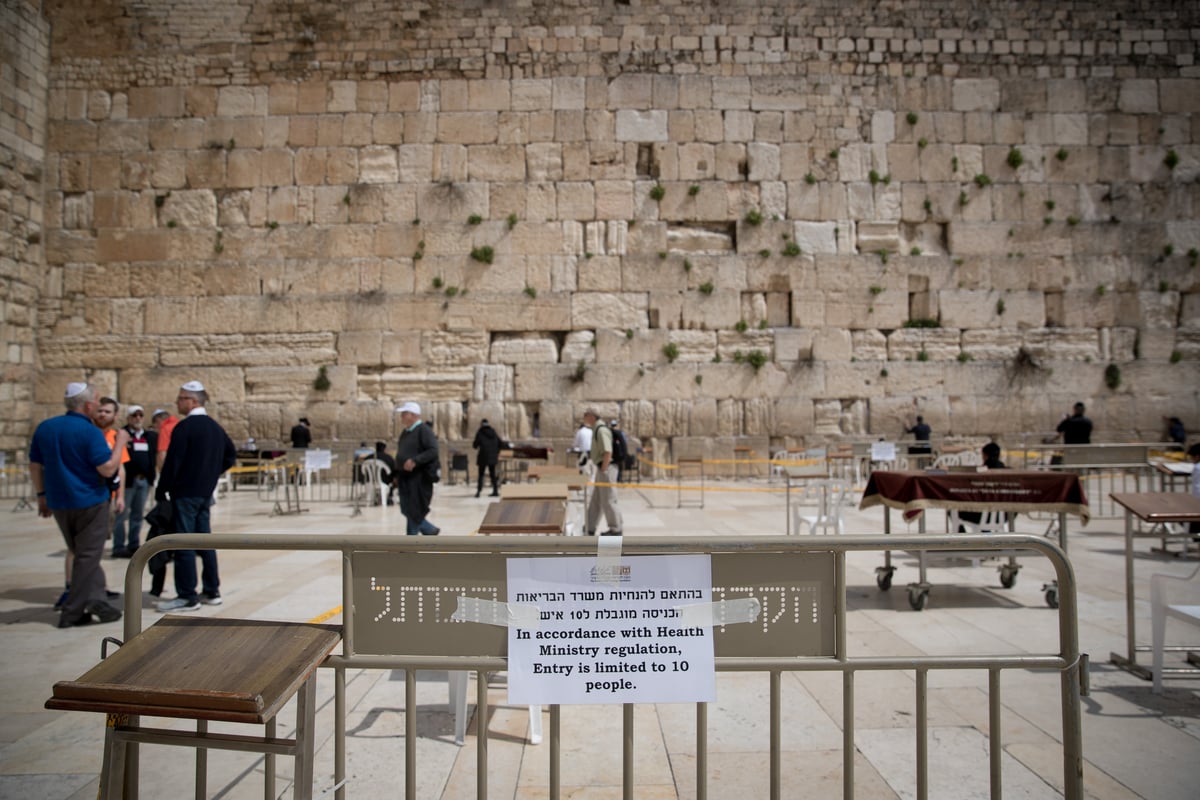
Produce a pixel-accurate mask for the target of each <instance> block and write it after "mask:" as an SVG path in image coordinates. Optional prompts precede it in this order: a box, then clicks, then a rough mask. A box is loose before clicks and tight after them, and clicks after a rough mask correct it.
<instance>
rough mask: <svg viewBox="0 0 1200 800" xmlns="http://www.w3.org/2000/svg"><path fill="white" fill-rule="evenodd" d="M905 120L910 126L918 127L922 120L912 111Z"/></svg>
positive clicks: (906, 115) (905, 116)
mask: <svg viewBox="0 0 1200 800" xmlns="http://www.w3.org/2000/svg"><path fill="white" fill-rule="evenodd" d="M904 119H905V120H906V121H907V122H908V124H909V125H916V124H917V120H918V119H920V117H918V116H917V112H915V111H910V112H908V113H907V114H905V115H904Z"/></svg>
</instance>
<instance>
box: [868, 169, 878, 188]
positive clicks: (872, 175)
mask: <svg viewBox="0 0 1200 800" xmlns="http://www.w3.org/2000/svg"><path fill="white" fill-rule="evenodd" d="M867 180H869V181H870V182H871V185H872V186H874V185H875V184H877V183H879V180H880V177H879V171H878V170H874V169H873V170H871V171H870V172H868V173H867Z"/></svg>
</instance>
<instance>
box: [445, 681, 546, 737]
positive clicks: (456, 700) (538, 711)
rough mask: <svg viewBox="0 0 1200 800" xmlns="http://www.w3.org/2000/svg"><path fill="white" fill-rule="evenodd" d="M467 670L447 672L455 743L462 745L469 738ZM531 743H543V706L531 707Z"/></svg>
mask: <svg viewBox="0 0 1200 800" xmlns="http://www.w3.org/2000/svg"><path fill="white" fill-rule="evenodd" d="M469 676H470V673H469V672H466V671H465V670H459V669H452V670H450V671H448V672H447V673H446V683H447V687H448V688H449V690H450V713H451V714H453V715H454V743H455V744H457V745H462V744H465V743H466V740H467V679H468V677H469ZM529 743H530V744H541V743H542V707H541V706H530V707H529Z"/></svg>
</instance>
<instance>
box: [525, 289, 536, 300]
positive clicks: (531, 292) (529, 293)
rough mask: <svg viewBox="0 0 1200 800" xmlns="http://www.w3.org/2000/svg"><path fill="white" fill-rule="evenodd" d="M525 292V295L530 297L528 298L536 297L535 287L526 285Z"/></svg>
mask: <svg viewBox="0 0 1200 800" xmlns="http://www.w3.org/2000/svg"><path fill="white" fill-rule="evenodd" d="M525 294H526V296H528V297H530V298H536V297H537V287H534V286H526V287H525Z"/></svg>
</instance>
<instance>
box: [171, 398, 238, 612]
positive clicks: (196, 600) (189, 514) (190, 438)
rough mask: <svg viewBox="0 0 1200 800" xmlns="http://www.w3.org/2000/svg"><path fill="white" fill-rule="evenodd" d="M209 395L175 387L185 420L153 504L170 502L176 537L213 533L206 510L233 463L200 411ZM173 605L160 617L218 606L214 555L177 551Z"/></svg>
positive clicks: (217, 430) (219, 433) (215, 427)
mask: <svg viewBox="0 0 1200 800" xmlns="http://www.w3.org/2000/svg"><path fill="white" fill-rule="evenodd" d="M207 402H208V393H207V392H206V391H205V390H204V384H202V383H200V381H188V382H187V383H185V384H184V385H183V386H181V387H179V395H178V396H177V397H176V398H175V406H176V407H177V408H178V409H179V415H180V416H181V417H183V419H181V420H180V421H179V424H178V425H176V426H175V430H173V431H172V432H171V445H170V447H169V448H168V449H167V457H166V459H164V460H163V466H162V473H161V474H160V475H159V479H158V489H157V490H156V491H155V493H154V494H155V498H156V499H159V500H162V499H165V498H167V497H169V498H170V500H171V509H172V514H171V521H172V527H173V528H174V531H175V533H212V525H211V523H210V520H209V513H208V510H209V508H210V507H211V506H212V501H213V500H212V498H213V491H214V490H215V489H216V488H217V481H218V480H220V478H221V474H222V473H224V472H225V471H226V470H227V469H229V468H230V467H232V466H233V465H234V464H235V463H236V462H237V450H236V448H234V446H233V440H232V439H230V438H229V434H227V433H225V429H224V428H222V427H221V426H220V425H219V424H218V423H217V421H216V420H214V419H213V418H212V417H210V416H208V412H207V411H205V409H204V405H205V404H206V403H207ZM174 552H175V555H174V561H173V563H174V564H175V595H176V597H175V599H174V600H164V601H163V602H161V603H159V604H158V605H157V606H156V608H157V609H158V610H159V611H195V610H196V609H198V608H200V603H201V602H203V603H206V604H208V605H213V606H217V605H220V604H221V602H222V601H221V578H220V575H219V574H218V572H217V551H215V550H176V551H174ZM197 554H199V556H200V561H201V563H202V564H203V565H204V572H203V575H202V578H201V580H202V583H203V593H202V594H198V593H197V592H196V555H197Z"/></svg>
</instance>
